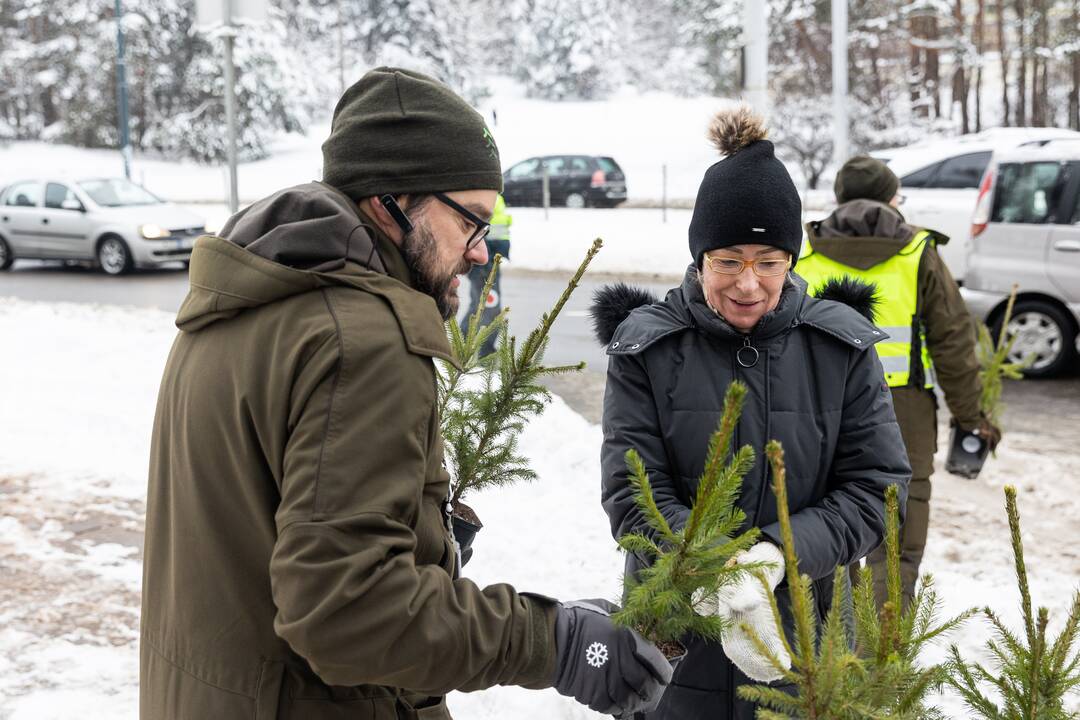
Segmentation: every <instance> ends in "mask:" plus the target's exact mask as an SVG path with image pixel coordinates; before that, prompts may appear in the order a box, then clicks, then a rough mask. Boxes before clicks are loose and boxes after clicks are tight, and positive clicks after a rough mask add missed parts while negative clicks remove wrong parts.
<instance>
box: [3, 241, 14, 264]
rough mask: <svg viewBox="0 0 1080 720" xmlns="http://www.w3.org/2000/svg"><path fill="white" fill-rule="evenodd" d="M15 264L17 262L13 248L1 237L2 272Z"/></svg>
mask: <svg viewBox="0 0 1080 720" xmlns="http://www.w3.org/2000/svg"><path fill="white" fill-rule="evenodd" d="M13 262H15V253H13V252H11V246H10V245H8V244H7V240H5V239H4V238H2V237H0V270H7V269H8V268H9V267H11V263H13Z"/></svg>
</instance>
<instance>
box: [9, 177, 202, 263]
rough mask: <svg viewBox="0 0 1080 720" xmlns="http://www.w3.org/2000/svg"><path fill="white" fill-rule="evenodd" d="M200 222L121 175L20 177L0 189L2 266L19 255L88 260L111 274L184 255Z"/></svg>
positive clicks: (199, 231)
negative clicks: (100, 176) (57, 177)
mask: <svg viewBox="0 0 1080 720" xmlns="http://www.w3.org/2000/svg"><path fill="white" fill-rule="evenodd" d="M205 224H206V223H205V221H204V220H203V219H202V218H200V217H199V216H198V215H195V214H193V213H191V212H188V211H187V210H185V209H183V208H181V207H179V206H177V205H174V204H172V203H169V202H165V201H164V200H162V199H161V198H159V197H157V196H155V195H154V194H152V193H151V192H149V191H148V190H146V189H145V188H142V187H140V186H139V185H136V184H135V183H133V182H131V181H129V180H125V179H123V178H87V179H83V180H74V181H72V180H60V179H48V178H44V179H33V180H22V181H19V182H15V183H12V184H11V185H8V186H7V187H6V188H4V189H3V191H0V270H4V269H7V268H9V267H11V264H12V263H13V262H14V261H15V260H16V259H21V258H34V259H39V260H78V261H91V262H94V263H96V264H97V265H98V266H99V267H101V269H102V270H104V271H105V272H106V273H108V274H110V275H120V274H123V273H125V272H127V271H129V270H131V269H132V268H134V267H152V266H156V265H161V264H164V263H168V262H176V261H182V262H186V261H187V260H189V259H190V257H191V248H192V245H193V244H194V242H195V238H197V237H198V236H199V235H202V234H203V233H204V232H205Z"/></svg>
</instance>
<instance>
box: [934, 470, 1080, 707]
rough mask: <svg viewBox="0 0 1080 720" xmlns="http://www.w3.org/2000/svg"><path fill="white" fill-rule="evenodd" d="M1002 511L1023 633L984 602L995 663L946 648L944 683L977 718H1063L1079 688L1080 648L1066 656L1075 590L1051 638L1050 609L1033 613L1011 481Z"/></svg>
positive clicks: (1077, 606)
mask: <svg viewBox="0 0 1080 720" xmlns="http://www.w3.org/2000/svg"><path fill="white" fill-rule="evenodd" d="M1005 511H1006V515H1007V516H1008V519H1009V535H1010V541H1011V544H1012V550H1013V561H1014V565H1015V569H1016V582H1017V587H1018V589H1019V592H1020V598H1021V601H1020V604H1021V613H1022V615H1023V620H1024V636H1023V637H1020V636H1018V635H1016V634H1014V633H1013V632H1011V631H1010V630H1009V629H1008V628H1007V627H1006V626H1005V624H1004V623H1003V622H1002V621H1001V619H1000V618H999V617H998V616H997V615H996V614H995V613H994V612H993V610H991V609H990V608H984V609H983V614H984V615H985V617H986V618H987V620H988V621H989V622H990V624H991V626H992V627H993V629H994V634H995V638H994V639H992V640H990V641H988V642H987V643H986V647H987V649H988V650H989V651H990V654H991V656H992V657H993V660H994V665H995V669H994V670H993V671H991V670H990V669H987V668H985V667H983V666H982V665H979V664H977V663H974V664H969V663H967V662H966V661H965V660H964V659H963V658H962V657H961V655H960V651H959V650H958V649H957V648H956V646H953V647H952V648H951V652H950V668H951V669H952V671H953V672H952V675H951V676H950V677H949V679H948V683H949V685H950V686H951V687H953V688H955V689H956V690H957V691H958V692H959V693H960V695H961V697H962V698H963V699H964V702H965V703H966V704H967V705H968V707H969V708H970V709H971V710H972V711H973V712H974V713H975V714H976V716H978V717H981V718H987V719H988V720H999V719H1001V720H1068V719H1069V718H1074V717H1075V715H1074V714H1070V713H1068V712H1067V711H1066V710H1065V698H1066V696H1067V695H1069V694H1070V693H1074V692H1076V691H1077V690H1078V689H1080V675H1078V674H1076V668H1077V667H1080V653H1078V654H1077V655H1076V656H1075V657H1073V658H1072V660H1071V661H1070V660H1068V655H1069V653H1070V652H1072V650H1071V648H1072V646H1073V643H1074V642H1075V640H1076V637H1077V629H1078V627H1080V593H1078V594H1076V595H1074V598H1073V605H1072V609H1071V611H1070V613H1069V617H1068V619H1067V621H1066V623H1065V627H1064V628H1063V629H1062V632H1061V634H1060V635H1059V636H1058V638H1057V639H1056V640H1055V641H1054V642H1053V644H1050V643H1049V642H1048V639H1047V626H1048V625H1049V618H1050V614H1049V611H1048V610H1047V609H1046V608H1044V607H1041V608H1039V609H1038V610H1037V612H1035V613H1034V614H1033V613H1032V601H1031V592H1030V587H1029V585H1028V576H1027V566H1026V563H1025V562H1024V554H1023V543H1022V541H1021V533H1020V515H1019V511H1018V509H1017V504H1016V488H1015V487H1013V486H1011V485H1010V486H1007V487H1006V488H1005ZM1025 641H1026V642H1025ZM982 684H986V685H990V686H991V687H992V688H993V689H994V690H995V691H996V692H997V694H998V695H999V696H1000V702H1001V705H1000V707H999V705H998V704H997V703H996V702H994V701H993V700H991V699H990V698H988V697H987V696H986V695H985V694H984V693H983V691H982V689H981V687H980V685H982Z"/></svg>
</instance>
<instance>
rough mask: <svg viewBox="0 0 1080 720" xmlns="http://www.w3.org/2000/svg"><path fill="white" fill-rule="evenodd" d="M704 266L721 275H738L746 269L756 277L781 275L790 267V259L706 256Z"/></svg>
mask: <svg viewBox="0 0 1080 720" xmlns="http://www.w3.org/2000/svg"><path fill="white" fill-rule="evenodd" d="M705 266H706V267H707V268H709V269H710V270H712V271H713V272H717V273H720V274H721V275H739V274H741V273H742V271H743V270H745V269H746V268H751V269H752V270H753V271H754V274H755V275H757V276H758V277H775V276H777V275H783V274H784V273H786V272H787V271H788V268H790V267H791V258H790V257H788V258H771V257H766V258H754V259H752V260H743V259H742V258H735V257H725V256H715V255H706V256H705Z"/></svg>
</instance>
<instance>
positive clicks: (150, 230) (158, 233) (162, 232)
mask: <svg viewBox="0 0 1080 720" xmlns="http://www.w3.org/2000/svg"><path fill="white" fill-rule="evenodd" d="M139 234H140V235H142V236H143V237H144V238H146V239H147V240H156V239H160V238H167V237H169V235H170V233H169V231H168V230H166V229H165V228H163V227H161V226H160V225H154V224H152V223H151V224H149V225H140V226H139Z"/></svg>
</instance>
